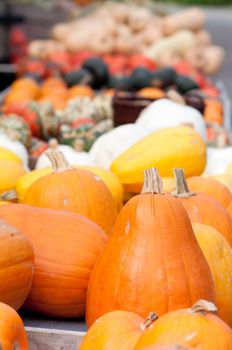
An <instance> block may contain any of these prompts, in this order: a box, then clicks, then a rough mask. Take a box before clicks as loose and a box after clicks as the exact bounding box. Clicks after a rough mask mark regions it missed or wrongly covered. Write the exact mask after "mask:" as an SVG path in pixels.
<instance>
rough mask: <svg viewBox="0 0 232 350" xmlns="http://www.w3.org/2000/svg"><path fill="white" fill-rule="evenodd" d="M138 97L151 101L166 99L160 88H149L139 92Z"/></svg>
mask: <svg viewBox="0 0 232 350" xmlns="http://www.w3.org/2000/svg"><path fill="white" fill-rule="evenodd" d="M138 95H139V96H141V97H144V98H149V99H154V100H155V99H159V98H165V92H164V91H163V90H161V89H159V88H154V87H147V88H143V89H141V90H139V91H138Z"/></svg>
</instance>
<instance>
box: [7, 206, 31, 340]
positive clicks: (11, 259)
mask: <svg viewBox="0 0 232 350" xmlns="http://www.w3.org/2000/svg"><path fill="white" fill-rule="evenodd" d="M1 207H2V206H1ZM4 207H6V208H11V206H10V205H6V206H4ZM9 210H10V209H9ZM13 215H14V214H13ZM0 251H1V257H0V301H1V302H3V303H5V304H8V305H10V306H11V307H13V308H14V309H15V310H18V309H19V308H20V307H21V306H22V305H23V303H24V301H25V300H26V298H27V296H28V294H29V292H30V288H31V283H32V277H33V271H34V251H33V247H32V245H31V243H30V241H29V240H28V238H27V237H25V236H24V235H23V234H22V233H21V232H20V231H19V230H17V229H16V228H15V227H12V226H10V225H8V224H7V223H6V222H4V221H0ZM0 334H1V333H0Z"/></svg>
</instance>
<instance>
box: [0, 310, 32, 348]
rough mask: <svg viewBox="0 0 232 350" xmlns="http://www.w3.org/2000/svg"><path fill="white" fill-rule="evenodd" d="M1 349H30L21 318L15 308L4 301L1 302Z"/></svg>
mask: <svg viewBox="0 0 232 350" xmlns="http://www.w3.org/2000/svg"><path fill="white" fill-rule="evenodd" d="M0 349H3V350H8V349H9V350H10V349H12V350H13V349H15V350H16V349H20V350H28V349H29V346H28V341H27V336H26V332H25V330H24V326H23V322H22V320H21V318H20V317H19V315H18V314H17V312H16V311H15V310H14V309H12V308H11V307H10V306H8V305H6V304H3V303H0Z"/></svg>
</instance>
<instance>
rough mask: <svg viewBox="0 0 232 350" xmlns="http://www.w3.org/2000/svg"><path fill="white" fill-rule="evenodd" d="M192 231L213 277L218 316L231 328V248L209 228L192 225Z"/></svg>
mask: <svg viewBox="0 0 232 350" xmlns="http://www.w3.org/2000/svg"><path fill="white" fill-rule="evenodd" d="M193 230H194V233H195V236H196V238H197V240H198V243H199V245H200V247H201V249H202V251H203V253H204V255H205V258H206V260H207V261H208V264H209V267H210V271H211V273H212V276H213V280H214V284H215V290H216V304H217V308H218V315H219V316H220V317H221V318H222V319H223V320H224V321H226V322H227V323H228V324H229V325H230V326H232V296H231V291H232V251H231V247H230V245H229V243H228V242H227V240H226V239H225V237H224V236H223V235H222V234H221V233H220V232H218V231H217V230H215V229H214V228H213V227H211V226H208V225H203V224H199V223H193Z"/></svg>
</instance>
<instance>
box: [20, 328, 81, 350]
mask: <svg viewBox="0 0 232 350" xmlns="http://www.w3.org/2000/svg"><path fill="white" fill-rule="evenodd" d="M26 332H27V336H28V340H29V349H30V350H77V349H79V346H80V344H81V341H82V339H83V337H84V335H85V332H79V331H66V330H56V329H48V328H35V327H26Z"/></svg>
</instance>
